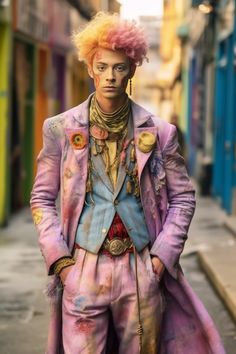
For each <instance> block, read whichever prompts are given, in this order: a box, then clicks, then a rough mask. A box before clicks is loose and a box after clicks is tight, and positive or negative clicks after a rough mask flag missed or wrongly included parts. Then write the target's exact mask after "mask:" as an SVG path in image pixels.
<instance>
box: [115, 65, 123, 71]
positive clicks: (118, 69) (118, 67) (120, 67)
mask: <svg viewBox="0 0 236 354" xmlns="http://www.w3.org/2000/svg"><path fill="white" fill-rule="evenodd" d="M116 70H117V71H124V70H125V66H124V65H117V67H116Z"/></svg>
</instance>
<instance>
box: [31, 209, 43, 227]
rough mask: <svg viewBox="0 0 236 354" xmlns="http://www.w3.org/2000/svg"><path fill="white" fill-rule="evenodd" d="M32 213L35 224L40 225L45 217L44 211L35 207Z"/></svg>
mask: <svg viewBox="0 0 236 354" xmlns="http://www.w3.org/2000/svg"><path fill="white" fill-rule="evenodd" d="M32 215H33V220H34V223H35V225H38V224H39V223H40V222H41V221H42V219H43V211H42V209H40V208H37V209H34V210H33V211H32Z"/></svg>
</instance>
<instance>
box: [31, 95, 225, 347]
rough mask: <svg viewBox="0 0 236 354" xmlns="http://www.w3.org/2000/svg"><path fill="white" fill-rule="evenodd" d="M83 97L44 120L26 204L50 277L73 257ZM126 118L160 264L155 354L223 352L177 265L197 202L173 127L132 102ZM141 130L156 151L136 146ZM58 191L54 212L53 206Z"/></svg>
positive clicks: (83, 172) (80, 189)
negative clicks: (160, 315)
mask: <svg viewBox="0 0 236 354" xmlns="http://www.w3.org/2000/svg"><path fill="white" fill-rule="evenodd" d="M89 99H90V98H89ZM89 99H88V100H87V101H85V102H84V103H82V104H81V105H79V106H77V107H75V108H72V109H70V110H69V111H67V112H64V113H62V114H60V115H58V116H56V117H53V118H50V119H47V120H46V121H45V124H44V129H43V134H44V146H43V149H42V151H41V153H40V155H39V157H38V172H37V176H36V179H35V184H34V187H33V191H32V198H31V207H32V213H33V217H34V221H35V224H36V227H37V229H38V232H39V243H40V248H41V251H42V254H43V256H44V258H45V262H46V266H47V269H48V273H49V274H50V266H51V265H52V264H53V263H54V262H55V261H56V260H57V259H58V258H60V257H62V256H65V255H70V254H71V251H72V249H73V246H74V240H75V233H76V228H77V223H78V220H79V217H80V214H81V211H82V209H83V204H84V199H85V193H86V179H87V169H88V151H89V146H88V138H89V132H88V106H89ZM132 115H133V121H134V137H135V143H136V155H137V162H138V174H139V179H140V189H141V200H142V205H143V209H144V214H145V219H146V222H147V227H148V230H149V234H150V242H151V245H152V247H151V253H152V254H154V255H158V257H159V258H160V259H161V260H162V261H163V263H164V264H165V267H166V271H165V273H164V276H163V280H162V284H163V291H164V295H165V299H166V300H165V301H166V308H165V313H164V320H163V325H162V335H161V343H160V350H159V353H158V354H224V353H225V351H224V348H223V346H222V344H221V340H220V338H219V335H218V333H217V330H216V329H215V327H214V324H213V322H212V320H211V318H210V317H209V315H208V313H207V311H206V309H205V308H204V306H203V305H202V303H201V301H200V300H199V299H198V298H197V296H196V295H195V294H194V292H193V291H192V289H191V287H190V286H189V284H188V282H187V281H186V279H185V278H184V276H183V273H182V271H181V268H180V266H179V257H180V254H181V252H182V250H183V247H184V243H185V240H186V238H187V232H188V227H189V224H190V222H191V218H192V215H193V213H194V208H195V199H194V190H193V187H192V184H191V182H190V181H189V178H188V175H187V172H186V169H185V166H184V161H183V159H182V157H181V156H180V155H179V152H178V143H177V136H176V130H175V127H174V126H172V125H170V124H168V123H165V122H164V121H162V120H161V119H159V118H157V117H154V116H153V115H152V114H151V113H149V112H147V111H146V110H144V109H143V108H142V107H140V106H138V105H137V104H135V103H134V102H132ZM143 131H148V132H151V133H152V134H154V135H155V136H156V137H157V145H156V148H155V151H150V152H149V153H144V152H141V151H140V150H139V149H138V146H137V141H138V137H139V135H140V133H141V132H143ZM78 135H79V136H80V137H81V136H82V142H81V144H82V145H80V148H78V146H76V144H74V143H73V137H74V136H78ZM84 144H85V145H84ZM83 145H84V147H83ZM81 147H82V148H81ZM147 162H148V163H147ZM59 191H60V217H59V216H58V212H57V209H56V199H57V197H58V193H59ZM52 283H53V285H51V288H50V289H49V291H48V293H49V295H50V296H51V298H52V305H51V306H52V311H51V321H50V326H49V337H48V346H47V351H46V353H47V354H63V353H64V350H63V345H62V321H61V298H62V291H60V289H59V286H58V281H57V279H53V282H52ZM110 353H113V351H109V354H110ZM94 354H95V353H94ZM132 354H135V353H132Z"/></svg>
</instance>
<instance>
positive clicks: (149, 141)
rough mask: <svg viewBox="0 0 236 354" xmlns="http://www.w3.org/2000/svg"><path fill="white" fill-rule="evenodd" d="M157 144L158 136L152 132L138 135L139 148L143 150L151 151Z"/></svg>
mask: <svg viewBox="0 0 236 354" xmlns="http://www.w3.org/2000/svg"><path fill="white" fill-rule="evenodd" d="M155 144H156V137H155V135H154V134H152V133H150V132H142V133H141V134H140V135H139V136H138V148H139V150H140V151H142V152H146V153H147V152H150V151H151V150H153V148H154V146H155Z"/></svg>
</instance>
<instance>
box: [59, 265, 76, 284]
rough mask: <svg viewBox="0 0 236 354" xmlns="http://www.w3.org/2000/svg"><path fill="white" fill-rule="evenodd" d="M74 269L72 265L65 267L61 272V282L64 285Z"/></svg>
mask: <svg viewBox="0 0 236 354" xmlns="http://www.w3.org/2000/svg"><path fill="white" fill-rule="evenodd" d="M72 267H73V265H71V266H69V267H65V268H63V269H62V271H61V272H60V278H61V282H62V284H63V285H64V284H65V281H66V278H67V276H68V274H69V273H70V271H71V268H72Z"/></svg>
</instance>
